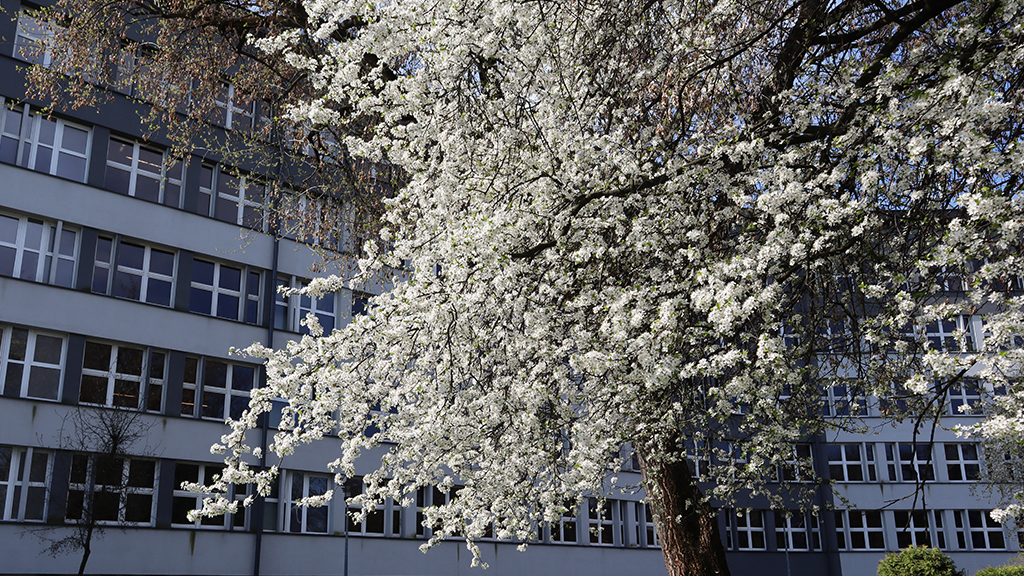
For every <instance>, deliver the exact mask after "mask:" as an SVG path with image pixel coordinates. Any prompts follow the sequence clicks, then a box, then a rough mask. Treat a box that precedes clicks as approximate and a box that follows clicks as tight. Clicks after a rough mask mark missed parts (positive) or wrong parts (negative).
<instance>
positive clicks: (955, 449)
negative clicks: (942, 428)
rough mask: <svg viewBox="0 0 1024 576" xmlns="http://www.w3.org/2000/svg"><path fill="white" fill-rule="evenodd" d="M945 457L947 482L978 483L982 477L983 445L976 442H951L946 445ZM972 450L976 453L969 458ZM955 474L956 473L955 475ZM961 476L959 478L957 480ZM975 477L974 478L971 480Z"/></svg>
mask: <svg viewBox="0 0 1024 576" xmlns="http://www.w3.org/2000/svg"><path fill="white" fill-rule="evenodd" d="M942 448H943V456H945V458H946V480H947V481H948V482H957V483H970V482H977V481H978V480H979V478H980V477H981V444H980V443H976V442H950V443H947V444H944V445H943V446H942ZM970 450H973V451H974V456H973V458H969V457H968V456H969V455H970V454H969V453H965V452H969V451H970ZM954 472H955V473H954ZM955 476H959V478H955ZM971 476H973V478H971Z"/></svg>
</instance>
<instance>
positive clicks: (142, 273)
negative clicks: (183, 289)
mask: <svg viewBox="0 0 1024 576" xmlns="http://www.w3.org/2000/svg"><path fill="white" fill-rule="evenodd" d="M100 241H108V242H110V243H111V246H110V260H101V259H100V258H99V256H98V254H99V242H100ZM123 244H128V245H131V246H133V247H137V248H142V249H143V256H142V268H141V269H140V268H133V267H131V266H128V265H127V264H121V263H120V262H119V258H121V256H122V250H123V249H122V245H123ZM154 250H156V251H158V252H162V253H164V254H169V255H170V256H171V259H172V262H173V264H172V268H171V270H172V272H171V275H170V276H168V275H166V274H162V273H160V272H154V271H153V270H151V268H152V256H153V251H154ZM96 251H97V252H96V254H97V255H96V257H95V258H94V259H93V281H92V290H93V292H99V291H98V290H97V286H96V270H97V269H102V270H106V271H107V282H106V286H105V287H104V289H103V292H102V293H103V294H106V295H108V296H114V297H115V298H122V299H124V300H134V301H135V302H142V303H145V304H152V305H154V306H165V307H168V308H173V307H174V296H175V281H174V279H175V277H176V276H177V275H178V254H177V252H176V251H175V250H169V249H165V248H156V247H153V246H150V245H149V244H146V243H144V242H137V241H134V240H125V239H122V238H121V236H119V235H118V236H114V237H110V236H106V235H102V234H101V235H100V237H99V240H98V241H97V245H96ZM118 273H123V274H128V275H131V276H138V277H139V278H140V288H139V297H138V298H132V297H130V296H119V295H117V294H115V293H114V282H116V279H117V275H118ZM154 280H155V281H158V282H167V283H169V284H170V302H168V303H167V304H163V303H160V302H149V300H148V299H149V284H150V281H154Z"/></svg>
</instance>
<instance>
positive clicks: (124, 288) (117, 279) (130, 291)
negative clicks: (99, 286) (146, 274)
mask: <svg viewBox="0 0 1024 576" xmlns="http://www.w3.org/2000/svg"><path fill="white" fill-rule="evenodd" d="M94 284H95V282H94ZM113 292H114V296H117V297H118V298H130V299H132V300H139V299H140V298H142V276H139V275H136V274H130V273H128V272H121V271H120V270H118V272H117V274H115V275H114V290H113Z"/></svg>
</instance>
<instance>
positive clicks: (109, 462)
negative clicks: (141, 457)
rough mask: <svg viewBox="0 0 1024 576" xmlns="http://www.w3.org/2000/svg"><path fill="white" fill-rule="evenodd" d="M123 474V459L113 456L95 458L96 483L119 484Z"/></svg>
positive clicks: (105, 484)
mask: <svg viewBox="0 0 1024 576" xmlns="http://www.w3.org/2000/svg"><path fill="white" fill-rule="evenodd" d="M122 474H124V460H123V459H121V458H116V457H113V456H99V457H98V458H96V483H97V484H101V485H103V486H120V485H121V481H122V478H121V476H122Z"/></svg>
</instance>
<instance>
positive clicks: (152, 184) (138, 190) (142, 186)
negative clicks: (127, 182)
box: [135, 175, 160, 202]
mask: <svg viewBox="0 0 1024 576" xmlns="http://www.w3.org/2000/svg"><path fill="white" fill-rule="evenodd" d="M135 197H136V198H139V199H141V200H147V201H149V202H159V201H160V181H159V180H154V179H153V178H149V177H148V176H142V175H139V177H138V178H136V179H135Z"/></svg>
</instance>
